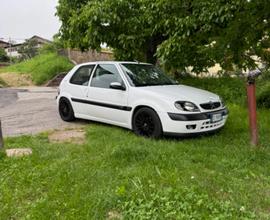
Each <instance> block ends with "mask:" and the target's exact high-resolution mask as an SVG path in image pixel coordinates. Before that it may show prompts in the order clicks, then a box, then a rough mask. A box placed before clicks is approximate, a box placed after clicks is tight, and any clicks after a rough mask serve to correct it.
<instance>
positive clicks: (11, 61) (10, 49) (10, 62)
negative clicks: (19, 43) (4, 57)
mask: <svg viewBox="0 0 270 220" xmlns="http://www.w3.org/2000/svg"><path fill="white" fill-rule="evenodd" d="M8 42H9V62H10V64H11V63H12V61H11V52H12V51H11V50H12V48H11V38H10V37H9V40H8Z"/></svg>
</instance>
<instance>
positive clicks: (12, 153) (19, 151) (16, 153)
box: [6, 148, 32, 157]
mask: <svg viewBox="0 0 270 220" xmlns="http://www.w3.org/2000/svg"><path fill="white" fill-rule="evenodd" d="M6 154H7V156H8V157H22V156H28V155H31V154H32V149H30V148H15V149H7V150H6Z"/></svg>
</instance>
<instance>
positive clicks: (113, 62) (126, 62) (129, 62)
mask: <svg viewBox="0 0 270 220" xmlns="http://www.w3.org/2000/svg"><path fill="white" fill-rule="evenodd" d="M93 64H144V65H152V64H150V63H141V62H135V61H93V62H86V63H80V64H78V65H77V66H84V65H93Z"/></svg>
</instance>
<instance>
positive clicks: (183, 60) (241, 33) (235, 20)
mask: <svg viewBox="0 0 270 220" xmlns="http://www.w3.org/2000/svg"><path fill="white" fill-rule="evenodd" d="M57 15H58V16H59V18H60V20H61V21H62V26H61V29H60V36H61V39H62V40H63V41H64V42H65V43H66V45H68V46H70V47H78V48H80V49H81V50H88V49H89V48H92V49H100V45H101V43H104V42H105V43H107V45H108V46H110V47H112V48H114V53H115V56H116V58H117V59H127V60H134V59H138V60H145V61H147V62H151V63H155V62H156V60H157V58H158V59H159V60H160V61H161V63H163V64H165V65H166V66H167V67H170V68H176V69H179V70H185V68H186V67H188V66H192V67H193V71H195V72H201V71H204V70H206V68H208V67H211V66H213V65H214V64H216V63H219V64H220V65H221V66H222V67H223V68H224V69H231V68H232V67H233V66H234V65H235V66H237V67H239V68H248V67H254V66H255V61H254V59H253V57H254V55H256V56H257V57H258V58H260V59H263V60H266V61H269V60H270V59H269V50H267V49H268V48H269V46H270V42H269V27H270V20H269V18H270V4H269V2H268V0H256V1H255V0H220V1H217V0H208V1H203V0H155V1H153V0H121V1H111V0H74V1H70V0H59V6H58V7H57Z"/></svg>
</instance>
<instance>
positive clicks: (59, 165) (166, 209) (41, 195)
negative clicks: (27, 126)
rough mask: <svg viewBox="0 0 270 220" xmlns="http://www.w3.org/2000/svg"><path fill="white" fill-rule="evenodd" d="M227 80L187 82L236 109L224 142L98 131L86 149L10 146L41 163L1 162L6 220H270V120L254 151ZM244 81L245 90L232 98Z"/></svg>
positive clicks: (30, 141) (30, 142)
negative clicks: (217, 94)
mask: <svg viewBox="0 0 270 220" xmlns="http://www.w3.org/2000/svg"><path fill="white" fill-rule="evenodd" d="M221 80H224V81H223V82H227V83H226V84H225V85H224V87H223V88H220V86H221V84H222V83H221V82H222V81H219V80H217V79H202V80H198V79H185V80H183V82H185V83H187V84H194V85H195V84H196V85H197V86H199V87H202V88H210V87H212V89H211V88H210V89H211V90H212V91H213V90H219V91H220V93H222V94H221V95H223V96H224V97H225V99H226V100H227V103H228V107H229V109H230V116H229V119H228V123H227V124H226V126H225V128H224V129H223V130H221V131H220V132H219V133H217V134H215V135H210V136H201V137H197V138H186V139H174V138H163V139H160V140H150V139H145V138H142V137H137V136H135V135H134V134H133V133H132V132H130V131H128V130H125V129H122V128H117V127H114V126H109V125H103V124H99V123H93V122H91V123H89V125H87V126H86V127H85V130H86V142H85V144H82V145H76V144H70V143H58V144H55V143H50V142H49V141H48V135H47V134H46V133H44V134H40V135H37V136H23V137H17V138H7V139H5V143H6V147H7V148H11V147H12V148H14V147H31V148H32V149H33V152H34V153H33V155H32V156H30V157H24V158H17V159H9V158H5V157H2V158H1V159H0V192H1V194H0V207H1V208H0V219H106V218H108V215H110V216H113V215H114V216H116V217H119V216H122V217H124V219H269V218H270V213H269V207H270V197H269V192H270V160H269V158H270V146H269V143H270V135H269V134H270V126H269V124H270V117H269V116H270V111H269V110H266V109H260V110H259V112H258V114H259V131H260V147H259V148H258V149H255V148H254V147H252V146H250V144H249V135H248V121H247V111H246V108H245V95H244V93H243V92H244V82H243V81H241V80H238V79H221ZM235 81H236V82H240V81H241V82H242V83H243V84H241V86H239V89H236V90H233V91H231V92H229V91H230V90H232V88H233V87H234V86H235V85H236V84H234V83H235ZM226 85H227V87H226ZM237 85H239V83H238V84H237ZM221 90H222V91H221ZM231 93H233V94H231ZM242 93H243V94H242ZM241 94H242V95H241Z"/></svg>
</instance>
